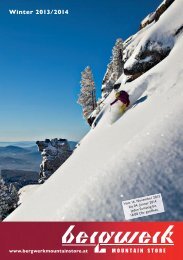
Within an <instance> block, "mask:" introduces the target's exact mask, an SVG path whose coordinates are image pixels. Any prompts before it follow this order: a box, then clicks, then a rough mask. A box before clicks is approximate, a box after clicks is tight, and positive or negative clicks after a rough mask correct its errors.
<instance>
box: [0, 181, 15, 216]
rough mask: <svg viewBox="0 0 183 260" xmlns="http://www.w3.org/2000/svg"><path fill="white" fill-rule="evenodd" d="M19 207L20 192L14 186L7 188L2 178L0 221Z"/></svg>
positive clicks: (0, 183) (0, 182) (0, 187)
mask: <svg viewBox="0 0 183 260" xmlns="http://www.w3.org/2000/svg"><path fill="white" fill-rule="evenodd" d="M17 205H18V192H17V190H16V188H15V186H14V185H12V184H11V185H10V186H9V187H7V186H6V185H5V182H4V180H3V179H2V178H1V177H0V221H2V220H3V219H4V218H5V217H6V216H8V214H10V213H11V212H12V211H13V210H14V209H15V208H16V207H17Z"/></svg>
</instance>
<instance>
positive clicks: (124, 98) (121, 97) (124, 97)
mask: <svg viewBox="0 0 183 260" xmlns="http://www.w3.org/2000/svg"><path fill="white" fill-rule="evenodd" d="M115 97H116V99H115V100H114V101H113V102H112V103H111V104H110V105H111V106H112V105H113V104H115V103H116V102H117V101H121V103H122V105H121V106H120V112H121V113H123V112H125V110H126V108H127V107H128V106H129V105H130V100H129V95H128V93H127V92H126V91H124V90H121V91H118V92H116V93H115Z"/></svg>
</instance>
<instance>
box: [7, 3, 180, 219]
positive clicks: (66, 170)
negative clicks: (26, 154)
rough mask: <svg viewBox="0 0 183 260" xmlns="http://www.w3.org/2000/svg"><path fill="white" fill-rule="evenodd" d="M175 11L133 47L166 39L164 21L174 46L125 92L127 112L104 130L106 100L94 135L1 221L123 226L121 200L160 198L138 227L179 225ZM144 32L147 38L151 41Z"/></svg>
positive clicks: (107, 116)
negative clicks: (158, 209) (161, 209)
mask: <svg viewBox="0 0 183 260" xmlns="http://www.w3.org/2000/svg"><path fill="white" fill-rule="evenodd" d="M180 3H182V1H181V0H179V1H175V2H174V3H173V4H172V5H171V6H170V7H169V8H168V10H167V11H166V12H165V13H164V14H163V15H162V17H160V19H159V21H158V22H157V23H155V24H153V25H151V26H150V27H149V29H148V30H146V33H145V30H144V33H143V37H142V38H141V39H139V43H138V45H137V47H136V49H135V52H136V53H138V50H139V49H138V48H139V47H138V46H139V44H140V45H141V46H144V43H145V39H146V40H148V39H149V38H151V37H154V35H155V38H153V39H154V41H158V39H159V37H160V38H161V36H162V35H163V32H164V31H163V28H165V32H167V30H168V29H166V28H168V27H166V25H165V23H167V21H168V23H169V24H170V27H169V28H170V32H171V33H170V37H169V38H168V39H169V40H170V39H173V40H171V41H169V40H168V42H171V43H173V44H171V48H173V49H172V50H171V52H170V54H169V55H168V56H167V57H166V58H165V59H164V60H163V61H162V62H160V63H158V64H157V65H156V66H154V67H153V68H152V69H150V70H148V71H147V72H146V73H144V74H143V75H142V76H141V77H139V78H138V79H136V80H135V81H133V82H131V83H127V84H125V86H124V89H125V90H126V91H128V93H129V94H130V100H131V107H130V108H129V110H128V111H127V112H126V113H125V114H124V115H123V116H122V117H121V118H120V119H119V120H118V121H117V122H115V123H114V124H113V125H110V123H109V119H110V116H111V113H110V109H109V107H110V105H109V104H110V102H111V101H112V100H113V99H114V93H113V92H112V93H111V94H110V96H109V97H108V98H107V99H106V100H105V107H104V110H103V112H102V117H101V119H100V121H99V122H98V124H97V126H96V128H94V129H92V130H91V131H90V132H89V133H88V134H87V135H86V136H85V137H84V138H83V140H82V141H81V142H80V145H79V146H78V148H77V149H76V150H75V152H74V153H73V155H72V156H71V157H70V158H69V159H68V160H67V161H66V162H65V163H64V164H63V165H62V166H61V167H60V168H59V169H58V170H57V172H56V173H55V174H54V175H52V176H51V177H50V179H49V180H48V181H47V182H46V183H45V184H43V185H41V186H40V188H38V189H37V190H36V191H35V192H34V194H33V195H32V196H31V197H29V198H28V199H27V200H26V201H25V202H24V203H23V204H22V205H21V206H20V207H19V208H18V209H16V210H15V211H14V212H13V213H12V214H11V215H10V216H9V217H8V218H7V219H6V221H46V220H47V221H54V220H55V221H56V220H112V221H113V220H119V221H121V220H124V215H123V210H122V206H121V201H122V199H123V200H126V199H133V198H136V197H141V196H146V195H151V194H156V193H161V194H162V197H163V202H164V206H165V213H161V214H157V215H151V216H149V217H144V218H143V220H179V219H182V218H183V202H182V200H181V199H180V198H182V196H183V191H182V185H183V176H182V159H183V138H182V128H183V121H182V113H183V107H182V99H183V89H182V82H183V63H182V60H183V52H182V46H183V37H182V34H179V35H177V36H176V37H172V36H171V35H173V32H174V31H175V29H178V27H180V23H181V20H180V16H179V14H180V13H179V12H180V11H181V12H182V11H183V10H182V9H183V7H182V6H181V4H180ZM179 10H180V11H179ZM163 16H164V17H165V18H163ZM168 17H170V18H169V20H168ZM182 23H183V21H182ZM158 24H159V25H158ZM173 24H174V25H175V26H174V25H173ZM153 28H155V29H153ZM150 29H151V30H152V31H153V33H149V30H150ZM152 31H151V32H152ZM160 31H161V33H160ZM152 35H153V36H152ZM166 35H167V34H166ZM144 37H145V38H144ZM148 37H149V38H148ZM151 39H152V38H151ZM161 40H162V38H161ZM164 40H165V43H166V40H167V36H166V37H164V36H163V40H162V43H164ZM130 59H131V61H129V63H130V64H133V62H134V56H133V54H132V56H131V58H130ZM123 77H124V75H123V76H122V77H121V78H120V79H119V81H122V79H123ZM121 194H123V198H121ZM139 220H142V218H141V219H139Z"/></svg>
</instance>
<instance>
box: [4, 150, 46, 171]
mask: <svg viewBox="0 0 183 260" xmlns="http://www.w3.org/2000/svg"><path fill="white" fill-rule="evenodd" d="M40 163H41V155H40V153H39V152H38V149H37V146H36V145H34V146H30V147H24V148H22V147H19V146H14V145H9V146H5V147H0V170H1V169H8V170H25V171H27V170H28V171H39V165H40Z"/></svg>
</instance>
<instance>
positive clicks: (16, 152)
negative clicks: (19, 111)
mask: <svg viewBox="0 0 183 260" xmlns="http://www.w3.org/2000/svg"><path fill="white" fill-rule="evenodd" d="M76 144H77V143H76V142H74V141H69V145H70V148H71V150H73V149H74V148H75V146H76ZM41 161H42V157H41V154H40V152H39V151H38V147H37V145H36V143H35V142H32V141H30V142H29V141H27V142H0V174H1V176H2V177H3V179H4V180H5V182H6V183H7V184H9V183H14V184H15V186H16V187H17V188H18V189H19V188H21V187H23V186H24V185H28V184H34V183H37V181H38V179H39V168H40V164H41Z"/></svg>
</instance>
